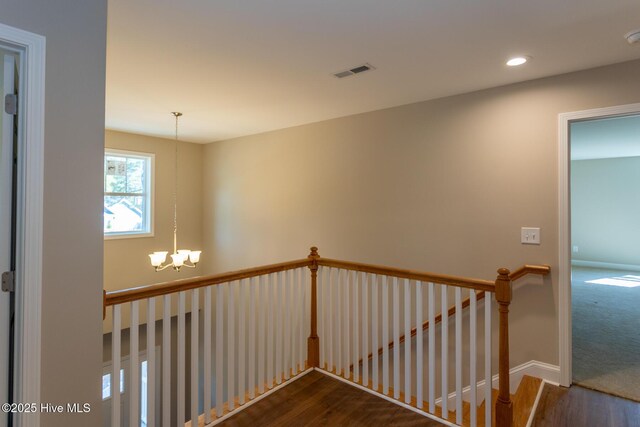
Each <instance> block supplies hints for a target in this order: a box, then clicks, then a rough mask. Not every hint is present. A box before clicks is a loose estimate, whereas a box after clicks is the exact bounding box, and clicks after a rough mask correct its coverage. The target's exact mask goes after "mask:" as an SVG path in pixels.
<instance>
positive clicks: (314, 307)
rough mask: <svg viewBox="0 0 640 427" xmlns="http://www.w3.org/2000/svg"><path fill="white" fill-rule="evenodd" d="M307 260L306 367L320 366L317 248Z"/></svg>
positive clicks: (312, 249) (314, 248)
mask: <svg viewBox="0 0 640 427" xmlns="http://www.w3.org/2000/svg"><path fill="white" fill-rule="evenodd" d="M308 258H309V259H310V260H311V265H310V266H309V270H311V335H309V339H308V340H307V365H308V366H307V367H308V368H317V367H319V366H320V338H318V259H319V258H320V255H318V248H316V247H315V246H313V247H312V248H311V253H310V254H309V256H308Z"/></svg>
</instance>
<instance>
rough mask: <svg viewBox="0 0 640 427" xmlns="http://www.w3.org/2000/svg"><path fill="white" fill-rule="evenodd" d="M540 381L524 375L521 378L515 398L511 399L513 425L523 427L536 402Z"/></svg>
mask: <svg viewBox="0 0 640 427" xmlns="http://www.w3.org/2000/svg"><path fill="white" fill-rule="evenodd" d="M541 384H542V380H541V379H540V378H535V377H531V376H529V375H525V376H523V377H522V380H521V381H520V384H519V385H518V390H517V391H516V395H515V398H514V399H513V425H514V427H525V426H526V425H527V421H529V415H530V414H531V410H532V409H533V404H534V403H535V401H536V396H537V395H538V390H539V389H540V385H541Z"/></svg>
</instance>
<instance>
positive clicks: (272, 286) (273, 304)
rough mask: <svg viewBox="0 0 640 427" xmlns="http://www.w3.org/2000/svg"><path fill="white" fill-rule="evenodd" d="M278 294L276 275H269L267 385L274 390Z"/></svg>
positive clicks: (266, 305)
mask: <svg viewBox="0 0 640 427" xmlns="http://www.w3.org/2000/svg"><path fill="white" fill-rule="evenodd" d="M276 299H277V293H276V274H275V273H271V274H269V282H268V287H267V303H266V304H265V307H266V310H267V311H268V318H269V333H268V334H267V337H268V339H267V385H268V387H269V388H273V380H274V379H275V373H274V372H273V369H274V366H275V365H274V355H275V348H274V337H275V336H276V332H275V313H274V312H275V311H276V308H277V301H276Z"/></svg>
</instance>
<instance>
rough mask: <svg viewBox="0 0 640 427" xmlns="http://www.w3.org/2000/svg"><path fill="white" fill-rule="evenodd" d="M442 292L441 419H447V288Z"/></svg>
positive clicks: (441, 288)
mask: <svg viewBox="0 0 640 427" xmlns="http://www.w3.org/2000/svg"><path fill="white" fill-rule="evenodd" d="M440 290H441V292H442V305H441V307H440V313H441V314H442V328H441V335H442V360H441V362H442V418H444V419H445V420H446V419H449V366H448V362H449V315H448V313H449V308H448V304H449V302H448V295H447V294H448V292H449V287H448V286H445V285H441V286H440Z"/></svg>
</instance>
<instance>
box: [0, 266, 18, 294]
mask: <svg viewBox="0 0 640 427" xmlns="http://www.w3.org/2000/svg"><path fill="white" fill-rule="evenodd" d="M15 290H16V272H15V271H5V272H4V273H2V292H14V291H15Z"/></svg>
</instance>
